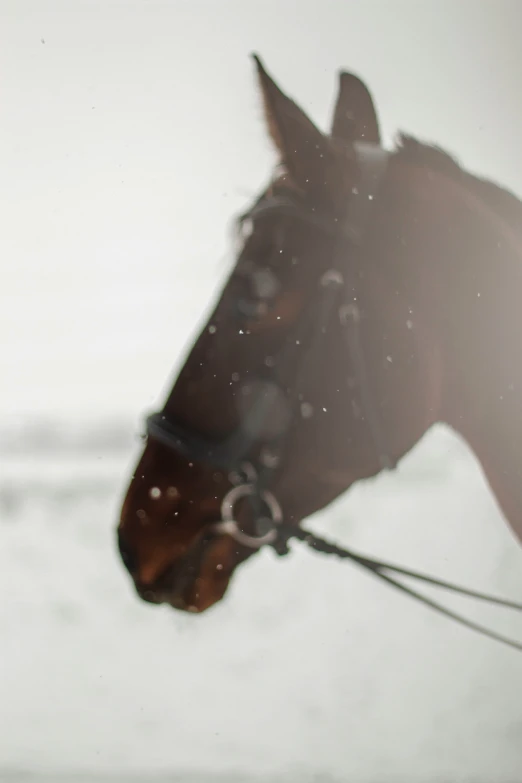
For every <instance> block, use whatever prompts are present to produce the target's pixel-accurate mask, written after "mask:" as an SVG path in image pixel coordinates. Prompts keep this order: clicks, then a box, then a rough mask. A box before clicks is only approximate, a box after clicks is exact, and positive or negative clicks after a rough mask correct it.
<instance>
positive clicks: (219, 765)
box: [0, 0, 522, 783]
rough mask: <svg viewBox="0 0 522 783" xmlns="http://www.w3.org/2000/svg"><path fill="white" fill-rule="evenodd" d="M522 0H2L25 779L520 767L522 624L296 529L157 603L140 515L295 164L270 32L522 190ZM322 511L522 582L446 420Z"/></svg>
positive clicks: (19, 769) (388, 131)
mask: <svg viewBox="0 0 522 783" xmlns="http://www.w3.org/2000/svg"><path fill="white" fill-rule="evenodd" d="M521 8H522V7H521V5H520V3H518V2H516V1H515V2H511V3H509V2H499V1H497V2H495V3H493V2H485V1H484V2H479V0H475V2H464V0H451V1H450V2H445V1H444V0H433V1H431V0H424V1H423V2H421V1H420V0H416V1H415V2H413V1H412V2H397V1H396V2H391V0H386V1H384V0H383V2H370V0H364V2H362V0H360V2H349V1H348V0H343V2H341V1H340V0H338V2H333V1H332V0H320V2H319V0H306V2H305V0H302V1H301V2H300V3H299V4H295V3H293V2H283V0H277V1H274V0H270V1H267V0H264V1H263V2H252V0H251V1H250V2H248V3H247V2H243V1H242V0H225V1H222V2H220V3H217V2H211V1H210V0H206V2H202V1H198V2H196V0H192V2H188V0H186V1H184V2H183V1H182V0H171V2H165V1H164V2H159V1H156V2H145V0H133V2H130V0H128V1H126V2H123V1H122V2H116V1H115V0H104V2H103V3H97V2H87V1H86V0H82V1H81V2H80V0H77V1H76V2H73V1H72V0H69V1H66V0H62V2H57V1H56V2H55V1H51V0H38V1H37V0H33V2H26V1H25V0H16V1H15V0H1V2H0V18H1V24H0V72H1V74H2V77H1V81H0V107H1V117H2V119H1V125H0V127H1V130H0V139H1V144H0V167H1V171H2V176H1V177H0V200H1V203H0V224H1V231H0V257H1V280H0V319H1V328H2V332H1V333H2V342H1V346H0V377H1V379H2V380H1V384H0V463H1V470H0V586H1V594H2V602H1V605H0V638H1V640H2V641H1V651H0V661H1V668H0V781H9V780H11V779H14V778H16V779H17V780H19V781H21V780H25V779H26V778H27V779H32V777H33V775H34V776H36V778H37V779H41V778H42V777H46V776H49V779H52V780H59V779H61V777H60V775H63V776H64V777H63V780H79V779H82V780H85V781H87V780H89V781H90V780H93V781H94V780H97V781H100V780H101V779H102V778H103V779H105V778H104V776H107V777H108V779H110V780H114V779H124V780H132V779H134V778H133V776H135V779H136V780H137V781H141V780H147V781H148V780H151V781H153V780H163V779H165V780H167V779H169V780H178V779H179V780H188V781H200V780H209V781H212V780H227V781H231V780H234V779H235V778H234V777H233V775H234V774H237V776H238V778H237V779H238V780H241V781H248V780H256V779H257V777H259V779H261V778H262V779H263V780H264V781H266V780H274V781H275V780H278V781H294V780H299V781H307V780H310V781H311V780H313V781H319V780H325V781H326V780H332V781H333V780H335V781H337V780H354V781H355V780H357V781H368V782H369V781H375V782H378V783H380V781H383V782H386V783H388V782H389V781H401V782H407V781H416V783H424V782H428V781H443V780H452V781H457V780H458V781H490V780H495V781H498V783H507V782H508V781H519V780H521V779H522V702H521V698H520V694H521V692H522V687H521V686H522V657H521V656H520V655H517V653H516V652H514V651H511V650H508V649H503V648H502V647H500V646H498V645H495V644H494V643H493V642H490V641H488V640H485V639H481V638H480V637H478V636H475V635H474V634H472V633H471V632H470V631H467V630H465V629H462V628H459V627H457V626H454V625H453V624H452V623H450V622H449V621H447V620H445V619H443V618H439V617H437V616H435V615H433V614H432V613H430V612H429V610H427V609H424V608H422V607H420V606H417V605H415V604H413V603H412V602H411V601H410V600H408V599H407V598H404V597H402V596H400V595H398V594H397V595H396V594H394V593H393V592H392V591H391V590H388V589H387V588H386V587H383V586H381V585H380V584H377V583H375V584H374V580H372V578H371V577H370V576H367V575H365V574H361V573H359V572H358V571H356V570H355V567H353V566H351V565H349V564H347V563H340V562H337V561H335V560H333V559H328V558H324V557H321V556H320V555H318V554H313V553H311V552H310V551H307V550H305V549H303V548H302V547H299V546H296V547H295V551H294V553H293V555H292V556H291V557H290V558H288V559H287V560H285V561H281V562H279V561H276V559H275V558H274V556H273V555H271V554H270V552H262V553H261V554H260V555H259V556H258V557H255V558H252V559H251V560H250V561H249V563H248V564H247V565H246V566H244V567H243V568H241V569H240V571H239V572H238V575H237V577H236V579H235V581H234V584H233V587H232V589H231V590H230V592H229V594H228V597H227V599H226V601H225V602H224V603H223V604H222V605H220V606H218V607H217V608H215V610H213V611H211V612H209V613H208V614H205V615H203V616H201V617H192V616H190V617H185V616H180V615H178V614H175V613H174V612H173V611H172V610H168V609H167V608H165V607H159V608H154V607H151V606H146V605H145V604H142V603H140V602H138V599H137V598H135V596H134V593H133V590H132V588H131V585H130V583H129V580H128V579H127V577H126V574H125V573H124V571H123V568H122V566H121V564H120V562H119V559H118V557H117V555H116V551H115V545H114V529H115V525H116V523H117V516H118V510H119V504H120V502H121V498H122V494H123V492H124V491H125V488H126V485H127V482H128V480H129V477H130V473H131V470H132V468H133V466H134V463H135V461H136V459H137V456H138V454H139V451H140V443H139V440H138V435H139V433H140V431H141V418H142V415H143V413H144V412H145V411H146V410H149V409H150V408H151V407H154V406H156V405H158V404H161V401H162V399H163V394H164V392H165V391H166V389H167V388H168V387H169V385H170V382H171V380H172V378H173V373H174V372H175V371H176V369H177V367H178V366H179V363H180V361H181V359H182V356H183V352H184V351H185V350H186V349H187V348H188V347H189V346H190V344H191V341H192V339H193V336H194V335H195V333H196V331H197V329H198V326H199V324H200V323H201V321H202V319H203V318H204V317H205V314H206V311H207V310H208V308H209V306H210V302H211V299H212V297H213V296H214V295H215V293H216V291H217V286H218V285H219V283H220V281H221V280H222V279H223V277H224V275H225V274H226V273H227V270H228V268H229V265H230V264H231V261H232V256H231V250H232V243H231V226H232V219H233V217H234V215H235V214H236V213H238V212H239V211H240V210H241V209H243V208H244V206H245V205H246V204H247V203H248V201H249V199H251V198H253V197H254V196H255V194H256V192H257V191H258V189H259V188H260V187H261V186H262V185H264V183H265V182H266V180H267V178H268V176H269V174H270V171H271V166H272V165H273V162H274V156H273V151H272V149H271V147H270V145H269V143H268V140H267V136H266V133H265V128H264V125H263V122H262V112H261V106H260V101H259V96H258V93H257V90H256V84H255V79H254V69H253V66H252V62H251V60H250V59H249V54H250V52H251V51H253V50H255V51H258V52H259V53H260V54H261V56H262V57H263V58H264V60H265V63H266V66H267V67H268V69H269V70H270V71H271V73H272V74H273V75H274V76H275V78H276V80H278V81H279V83H280V84H281V86H282V88H283V89H284V90H285V91H287V92H288V93H289V94H290V95H292V96H293V97H295V98H296V99H297V101H298V102H299V103H300V105H302V106H303V108H304V109H305V110H306V111H308V112H309V113H310V114H311V116H312V117H313V118H314V120H315V121H316V122H317V123H318V124H319V125H320V127H322V128H325V129H326V128H328V127H329V124H330V119H331V111H332V107H333V102H334V99H335V96H336V89H337V72H338V70H339V69H340V68H344V69H347V70H352V71H355V72H356V73H358V74H359V75H360V76H362V77H363V79H364V80H365V81H366V83H367V84H368V85H369V87H370V89H371V91H372V94H373V95H374V98H375V100H376V104H377V109H378V113H379V117H380V121H381V125H382V129H383V132H384V137H385V140H386V143H387V144H388V145H390V144H391V143H392V141H393V137H394V135H395V133H396V132H397V130H398V129H403V130H405V131H407V132H409V133H412V134H414V135H417V136H419V137H420V138H421V139H424V140H427V141H434V142H436V143H437V144H439V145H440V146H442V147H444V148H446V149H447V150H448V151H449V152H451V153H454V154H456V155H457V157H458V158H459V160H460V162H461V163H462V164H463V165H464V166H465V167H467V168H469V169H470V170H471V171H473V172H474V173H477V174H480V175H483V176H487V177H490V178H492V179H494V180H495V181H497V182H499V183H500V184H502V185H505V186H506V187H508V188H510V189H512V190H514V191H515V192H516V193H517V194H518V195H522V156H521V155H520V139H521V138H522V112H521V109H520V93H519V91H520V73H521V66H522V55H521V54H520V29H521V23H522V10H521ZM312 524H313V526H314V528H315V529H317V530H320V531H323V532H328V533H329V535H330V536H331V537H336V538H337V540H339V541H342V542H345V543H348V542H350V543H351V544H353V545H354V546H355V547H358V548H360V549H362V550H363V551H366V552H368V553H373V554H374V555H376V556H379V555H380V556H382V557H385V558H389V559H394V560H396V561H398V562H400V563H403V564H404V565H410V566H411V567H416V568H419V569H423V570H430V571H432V572H434V573H435V574H439V575H441V576H443V577H444V576H445V577H446V578H451V579H455V580H456V581H458V582H459V583H463V584H469V585H470V586H476V587H477V588H479V589H480V588H482V589H484V590H490V591H494V592H498V593H503V594H505V595H507V596H512V597H513V598H517V597H518V599H520V598H521V597H522V554H521V550H520V547H519V546H517V544H516V543H515V541H514V539H513V536H512V534H511V533H510V532H509V530H508V528H507V527H506V525H505V523H504V521H503V519H502V517H501V515H500V514H499V512H498V509H497V507H496V504H495V502H494V500H493V498H492V496H491V494H490V492H489V490H488V489H487V487H486V485H485V482H484V479H483V477H482V474H481V472H480V470H479V468H478V465H477V463H476V461H475V458H474V457H473V455H472V454H471V453H470V452H469V450H468V449H467V447H466V445H465V444H464V443H462V441H460V440H459V439H457V438H456V437H455V435H453V434H452V433H451V432H450V431H448V430H447V429H445V428H442V427H437V428H435V429H434V430H433V431H432V432H430V433H429V434H428V435H427V436H426V437H425V438H424V440H423V441H422V442H421V443H420V444H419V445H418V446H417V447H416V448H415V449H414V451H413V452H412V453H411V454H410V455H408V456H407V458H406V459H405V460H404V461H403V463H402V464H401V466H400V469H399V471H398V473H397V474H396V475H393V476H386V477H378V478H377V479H375V480H373V481H370V482H367V483H365V484H362V485H358V486H356V487H354V488H352V490H351V491H350V492H349V493H347V495H346V496H345V497H344V498H343V499H342V500H341V501H340V502H338V503H337V504H335V505H334V506H333V507H332V508H330V509H329V510H328V511H327V512H324V513H323V514H320V515H318V516H317V517H316V518H315V519H314V520H313V521H312V522H310V525H311V526H312ZM442 598H444V599H446V598H447V597H446V596H444V595H442ZM448 603H450V604H451V605H452V606H453V607H455V608H458V609H459V610H464V611H467V612H468V613H469V614H470V615H471V616H472V617H474V618H476V619H477V620H481V621H491V622H493V623H494V624H495V626H496V628H497V629H498V630H501V631H504V632H506V633H508V632H509V633H513V634H517V633H518V636H519V638H520V637H522V624H521V623H520V622H518V623H517V622H515V620H517V618H513V617H510V616H509V615H507V614H506V613H502V611H501V610H500V611H497V612H492V611H491V610H488V609H487V607H484V606H474V605H473V604H470V603H469V602H466V601H464V600H462V599H460V600H459V599H456V598H455V599H453V600H451V601H450V600H449V599H448ZM82 776H85V777H82Z"/></svg>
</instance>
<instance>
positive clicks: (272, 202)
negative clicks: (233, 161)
mask: <svg viewBox="0 0 522 783" xmlns="http://www.w3.org/2000/svg"><path fill="white" fill-rule="evenodd" d="M356 148H357V153H358V160H359V164H360V172H361V181H360V186H359V189H358V192H357V193H356V195H357V198H356V199H355V201H353V203H351V204H350V206H351V207H352V211H351V220H350V221H349V222H348V221H346V222H338V221H337V220H332V219H328V218H325V217H323V216H321V215H318V214H316V213H315V212H313V211H310V210H305V208H304V207H302V206H301V205H300V204H298V203H296V202H294V201H292V200H291V199H289V198H283V197H280V196H273V197H271V198H268V199H265V200H264V201H262V202H260V203H259V204H257V205H256V206H255V207H254V208H253V209H252V210H251V211H250V212H249V213H248V214H247V215H246V216H245V218H249V219H255V218H259V217H263V216H265V215H268V214H274V213H275V214H278V215H281V214H284V215H289V216H292V217H294V218H296V219H298V220H300V221H302V222H304V223H306V224H307V225H312V226H314V227H316V228H318V229H319V230H321V231H322V232H324V233H326V234H328V235H329V236H333V237H334V238H335V239H336V248H335V250H334V255H333V262H332V268H331V269H330V270H328V271H327V272H326V273H325V274H323V275H322V277H321V278H320V281H319V286H320V289H321V290H322V296H321V303H320V312H319V314H318V317H317V318H314V319H313V322H312V323H311V324H310V318H309V317H308V316H309V313H304V315H303V316H301V318H300V319H299V321H298V324H297V328H296V332H295V333H294V334H293V335H292V337H293V338H296V337H297V338H298V341H299V342H300V343H304V342H305V340H306V338H307V336H308V334H309V331H310V329H311V330H312V335H311V339H310V341H309V347H308V352H307V353H309V354H311V353H312V352H313V351H314V349H315V348H316V347H317V344H318V341H319V340H320V338H321V337H322V336H323V335H324V331H325V328H326V325H327V324H328V322H329V320H330V319H331V316H332V311H333V309H334V307H335V306H336V305H337V315H338V323H339V324H340V326H341V329H342V332H343V334H344V337H345V340H346V344H347V348H348V353H349V358H350V362H351V365H352V367H353V368H354V372H355V377H356V379H357V385H358V388H359V395H360V400H361V403H362V408H363V411H364V417H365V420H366V422H367V424H368V428H369V430H370V435H371V439H372V442H373V444H374V448H375V451H376V454H377V457H378V460H379V464H380V466H381V469H384V470H391V469H393V468H395V467H396V460H395V459H394V458H393V456H392V455H391V452H390V450H389V448H388V446H387V443H386V437H385V432H384V428H383V426H382V422H381V421H380V417H379V415H378V412H377V406H376V405H375V401H374V397H373V394H372V390H371V388H370V385H369V383H368V378H367V370H366V361H365V356H364V351H363V349H362V345H361V339H360V330H359V324H360V309H359V304H358V299H357V296H356V295H354V293H355V292H356V291H357V286H356V285H351V284H349V281H348V282H347V281H345V280H344V278H343V276H342V275H341V273H340V272H339V271H338V268H337V267H338V266H339V265H340V264H339V263H338V262H339V261H340V256H341V253H344V251H345V250H346V246H347V245H350V246H352V247H354V246H355V247H357V246H360V244H361V242H362V238H363V235H364V233H365V231H366V229H367V225H368V222H369V219H370V209H371V206H372V204H373V200H374V194H375V192H376V190H377V188H378V185H379V184H380V181H381V179H382V177H383V175H384V173H385V171H386V168H387V163H388V157H389V156H388V153H386V152H385V151H383V150H381V149H380V148H379V147H376V146H374V145H368V144H362V143H359V144H358V145H356ZM343 290H344V296H343V297H342V298H341V294H342V292H343ZM294 343H295V339H293V340H292V341H288V343H287V344H286V345H284V346H283V348H282V349H281V351H280V353H279V355H278V356H277V362H276V364H280V365H281V366H284V365H285V359H286V358H287V353H288V351H289V348H290V346H291V345H293V344H294ZM306 364H307V363H306V360H305V359H303V361H302V363H301V365H300V367H299V370H298V374H297V377H296V379H295V385H294V386H295V389H296V391H295V393H294V395H293V398H291V399H290V400H289V403H290V409H291V410H295V409H296V408H298V407H299V404H300V403H299V401H300V396H299V394H298V392H297V390H298V389H299V388H300V385H301V384H300V381H301V378H302V375H303V373H304V370H305V368H306ZM268 389H269V391H270V389H272V391H275V392H277V391H278V387H277V384H276V383H275V382H274V383H273V384H271V385H270V386H269V387H268ZM272 403H273V397H272V396H271V394H270V393H268V394H260V395H258V397H257V399H256V400H255V402H254V404H253V406H252V408H251V410H250V411H249V413H248V414H247V418H246V420H244V421H243V422H241V424H240V425H239V426H238V427H237V428H236V430H235V431H233V432H232V433H231V435H229V436H228V437H227V438H225V439H224V440H222V441H219V442H215V441H212V440H210V439H208V438H206V437H205V436H203V435H201V434H199V433H196V432H194V431H192V430H191V429H188V428H186V427H184V426H183V425H182V424H180V423H179V422H173V421H172V420H171V419H170V418H169V419H168V418H167V417H166V415H165V414H164V413H153V414H152V415H150V416H149V417H148V418H147V422H146V423H147V435H148V436H150V437H153V438H154V439H155V440H157V441H158V442H160V443H162V444H163V445H164V446H166V447H167V448H169V449H170V450H172V451H174V452H175V453H176V454H178V455H180V456H182V457H185V458H187V459H189V460H191V461H198V462H203V463H207V464H210V465H212V466H214V467H216V468H218V469H221V470H224V471H226V472H228V477H229V480H230V482H231V483H232V484H233V486H232V488H231V489H230V490H229V491H228V493H227V494H226V495H225V498H224V499H223V501H222V505H221V519H220V520H219V521H218V522H215V523H214V524H212V525H210V526H208V527H207V531H206V533H205V534H204V542H205V545H206V544H207V543H210V542H211V541H212V540H213V539H214V537H215V536H217V535H223V534H225V535H230V536H231V537H232V538H234V540H235V541H237V543H238V544H240V545H242V546H244V547H247V548H250V549H253V550H257V549H260V548H261V547H262V546H270V547H272V548H273V549H274V550H275V551H276V553H277V554H278V555H280V556H284V555H286V554H288V552H289V551H290V550H289V547H288V542H289V540H290V539H292V538H295V539H298V540H300V541H302V542H303V543H305V544H307V545H308V546H310V547H311V548H312V549H315V550H316V551H318V552H322V553H324V554H331V555H336V556H337V557H339V558H342V559H349V560H351V561H352V562H354V563H356V564H357V565H359V566H361V567H362V568H364V569H366V570H367V571H369V572H371V573H372V574H374V575H375V576H376V577H377V578H378V579H381V580H382V581H384V582H386V583H387V584H389V585H391V586H393V587H395V588H396V589H397V590H400V591H401V592H403V593H404V594H406V595H409V596H410V597H412V598H415V599H416V600H417V601H419V602H421V603H423V604H424V605H425V606H428V607H430V608H431V609H433V610H434V611H437V612H438V613H440V614H442V615H444V616H445V617H448V618H450V619H452V620H454V621H456V622H458V623H460V624H461V625H464V626H465V627H467V628H470V629H472V630H474V631H476V632H478V633H480V634H482V635H484V636H487V637H489V638H491V639H494V640H495V641H498V642H501V643H503V644H506V645H508V646H510V647H512V648H514V649H517V650H521V651H522V643H521V642H517V641H514V640H512V639H509V638H507V637H505V636H502V635H500V634H497V633H495V632H494V631H491V630H490V629H488V628H486V627H483V626H482V625H479V624H477V623H474V622H472V621H470V620H468V619H466V618H465V617H462V616H461V615H459V614H457V613H455V612H453V611H451V610H449V609H447V608H446V607H444V606H442V605H441V604H439V603H437V602H435V601H432V600H431V599H429V598H427V597H426V596H424V595H422V594H421V593H418V592H416V591H415V590H412V589H411V588H409V587H407V586H406V585H404V584H403V583H402V582H401V581H399V580H397V579H395V578H393V577H392V576H390V574H397V575H400V576H405V577H409V578H412V579H415V580H417V581H421V582H424V583H427V584H431V585H433V586H436V587H440V588H442V589H445V590H449V591H452V592H455V593H458V594H461V595H465V596H468V597H472V598H475V599H477V600H481V601H486V602H489V603H492V604H495V605H497V606H503V607H505V608H509V609H514V610H516V611H522V604H521V603H516V602H514V601H509V600H506V599H503V598H499V597H495V596H491V595H486V594H484V593H481V592H478V591H474V590H469V589H467V588H464V587H460V586H458V585H455V584H453V583H451V582H445V581H443V580H441V579H437V578H435V577H431V576H429V575H426V574H422V573H419V572H417V571H412V570H409V569H406V568H403V567H400V566H396V565H393V564H390V563H386V562H384V561H380V560H376V559H374V558H369V557H366V556H364V555H362V554H360V553H357V552H355V551H354V550H352V549H346V548H342V547H339V546H337V545H335V544H332V543H329V542H328V541H326V540H325V539H323V538H320V537H319V536H316V535H314V534H313V533H310V532H309V531H307V530H304V529H303V528H301V527H300V526H297V525H295V524H292V525H290V524H288V523H286V522H285V520H284V516H283V511H282V509H281V507H280V505H279V503H278V501H277V499H276V498H275V496H274V495H273V494H272V493H271V492H270V491H269V486H270V483H271V481H270V479H271V477H272V475H273V471H274V470H275V469H276V468H277V467H279V466H280V464H281V457H282V452H283V450H284V445H285V442H286V439H287V436H288V434H289V430H290V426H291V424H292V419H291V417H290V420H289V421H288V422H287V423H286V426H284V427H283V428H282V429H281V431H280V432H279V434H278V435H277V436H276V437H275V438H272V439H271V440H270V441H266V439H262V438H261V436H260V434H259V433H261V432H262V425H263V423H264V422H265V421H266V420H267V417H269V416H270V411H271V406H272ZM260 440H263V441H264V443H263V447H262V448H261V449H260V450H259V455H258V457H257V459H256V460H255V462H256V463H257V464H256V465H255V464H254V461H253V460H252V458H251V454H252V451H253V449H254V447H255V446H256V444H258V443H259V441H260ZM242 499H244V500H246V501H247V503H248V504H249V506H250V510H251V513H252V519H253V527H254V531H253V533H249V532H247V531H246V530H245V529H243V527H242V526H241V525H240V523H239V522H238V521H237V518H236V515H235V513H234V508H235V506H236V503H237V502H238V501H240V500H242ZM267 512H268V515H267Z"/></svg>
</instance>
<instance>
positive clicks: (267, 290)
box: [250, 267, 279, 299]
mask: <svg viewBox="0 0 522 783" xmlns="http://www.w3.org/2000/svg"><path fill="white" fill-rule="evenodd" d="M250 282H251V285H252V288H253V290H254V292H255V295H256V297H257V298H258V299H274V298H275V296H276V295H277V292H278V291H279V281H278V279H277V277H276V276H275V275H274V273H273V272H272V270H271V269H267V268H266V267H264V268H263V269H256V270H255V271H254V272H253V273H252V275H251V278H250Z"/></svg>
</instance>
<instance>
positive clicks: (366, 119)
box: [332, 72, 381, 145]
mask: <svg viewBox="0 0 522 783" xmlns="http://www.w3.org/2000/svg"><path fill="white" fill-rule="evenodd" d="M332 137H333V138H335V139H340V140H342V141H344V142H346V143H348V144H353V143H354V142H356V141H367V142H369V143H371V144H379V145H380V143H381V134H380V132H379V122H378V120H377V114H376V112H375V107H374V105H373V100H372V96H371V95H370V92H369V90H368V88H367V87H366V85H365V84H363V82H362V81H361V80H360V79H359V78H358V77H357V76H355V75H354V74H353V73H345V72H343V73H340V74H339V95H338V97H337V104H336V106H335V111H334V118H333V122H332Z"/></svg>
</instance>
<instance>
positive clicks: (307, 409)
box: [301, 402, 314, 419]
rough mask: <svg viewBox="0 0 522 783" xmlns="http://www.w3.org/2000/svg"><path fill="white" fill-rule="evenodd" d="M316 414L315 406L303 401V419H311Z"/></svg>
mask: <svg viewBox="0 0 522 783" xmlns="http://www.w3.org/2000/svg"><path fill="white" fill-rule="evenodd" d="M313 414H314V408H313V405H310V403H309V402H302V403H301V416H302V417H303V419H309V418H310V417H311V416H313Z"/></svg>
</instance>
